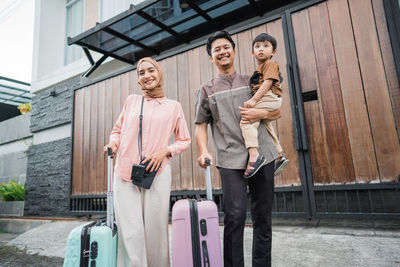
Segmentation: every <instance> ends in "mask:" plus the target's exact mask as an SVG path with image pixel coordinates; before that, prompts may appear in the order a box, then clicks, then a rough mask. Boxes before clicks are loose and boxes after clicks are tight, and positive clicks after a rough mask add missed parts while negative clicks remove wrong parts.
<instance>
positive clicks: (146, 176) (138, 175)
mask: <svg viewBox="0 0 400 267" xmlns="http://www.w3.org/2000/svg"><path fill="white" fill-rule="evenodd" d="M143 102H144V97H143V98H142V106H141V108H140V115H139V137H138V148H139V155H140V164H133V167H132V174H131V180H132V183H133V184H134V185H137V186H140V187H143V188H146V189H149V188H150V187H151V184H152V183H153V180H154V177H155V176H156V174H157V171H158V169H157V170H154V171H152V172H150V171H146V167H147V165H149V163H150V161H148V162H146V163H144V164H142V162H143V161H144V160H145V159H146V158H143V157H142V119H143Z"/></svg>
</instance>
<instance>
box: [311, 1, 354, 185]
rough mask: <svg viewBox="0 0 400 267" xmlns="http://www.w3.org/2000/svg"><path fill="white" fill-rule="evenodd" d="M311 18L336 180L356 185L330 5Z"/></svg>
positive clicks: (321, 6) (314, 8)
mask: <svg viewBox="0 0 400 267" xmlns="http://www.w3.org/2000/svg"><path fill="white" fill-rule="evenodd" d="M309 15H310V24H311V32H312V35H313V43H314V48H315V49H314V53H315V58H316V63H317V73H318V82H319V86H320V93H321V94H320V97H321V100H322V110H323V112H324V117H325V125H326V134H327V142H328V146H329V154H330V161H331V164H332V176H333V180H334V181H335V182H338V183H342V182H353V181H355V174H354V167H353V162H352V159H351V149H350V143H349V139H348V131H347V126H346V119H345V114H344V107H343V100H342V94H341V90H340V83H339V76H338V73H337V69H336V60H335V51H334V48H333V40H332V36H331V34H330V21H329V16H328V10H327V6H326V3H325V2H323V3H321V4H318V5H315V6H312V7H310V8H309Z"/></svg>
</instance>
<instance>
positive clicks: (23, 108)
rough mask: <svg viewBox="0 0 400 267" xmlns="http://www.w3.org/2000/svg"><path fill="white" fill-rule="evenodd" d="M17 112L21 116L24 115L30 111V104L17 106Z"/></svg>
mask: <svg viewBox="0 0 400 267" xmlns="http://www.w3.org/2000/svg"><path fill="white" fill-rule="evenodd" d="M18 109H19V111H20V112H21V114H26V113H28V112H30V111H31V103H24V104H21V105H19V106H18Z"/></svg>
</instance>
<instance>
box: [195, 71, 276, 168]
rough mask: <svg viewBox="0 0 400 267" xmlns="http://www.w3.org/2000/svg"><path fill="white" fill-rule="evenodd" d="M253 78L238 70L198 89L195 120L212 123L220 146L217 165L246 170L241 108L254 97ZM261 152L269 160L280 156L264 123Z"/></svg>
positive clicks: (261, 131) (260, 133)
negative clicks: (250, 81) (252, 91)
mask: <svg viewBox="0 0 400 267" xmlns="http://www.w3.org/2000/svg"><path fill="white" fill-rule="evenodd" d="M248 81H249V77H248V76H244V75H240V74H237V73H234V74H232V75H225V74H218V76H217V77H216V78H214V79H212V80H211V81H208V82H207V83H205V84H203V85H202V86H201V88H200V89H199V90H198V91H197V99H196V108H195V111H196V113H195V123H196V124H199V123H209V124H210V125H211V132H212V135H213V139H214V144H215V146H216V148H217V152H216V159H215V162H216V166H217V167H222V168H226V169H246V166H247V161H248V151H247V149H246V146H245V143H244V139H243V136H242V132H241V130H240V119H241V116H240V110H239V107H243V104H244V102H245V101H247V100H249V99H250V98H251V97H252V93H251V89H250V87H249V85H248ZM258 143H259V148H258V149H259V152H260V154H261V155H262V156H264V157H265V158H266V162H267V163H269V162H271V161H273V160H274V159H275V158H277V157H278V152H277V150H276V148H275V146H274V144H273V143H272V140H271V137H270V136H269V134H268V132H267V129H266V127H265V126H264V124H263V123H261V124H260V126H259V127H258Z"/></svg>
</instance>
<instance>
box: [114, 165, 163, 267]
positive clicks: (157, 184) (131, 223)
mask: <svg viewBox="0 0 400 267" xmlns="http://www.w3.org/2000/svg"><path fill="white" fill-rule="evenodd" d="M170 192H171V166H170V165H166V166H165V168H164V170H163V172H162V173H161V174H160V175H157V176H156V177H155V178H154V181H153V184H152V186H151V188H150V189H143V188H140V187H137V186H135V185H133V184H132V183H130V182H125V181H124V180H122V179H121V178H120V177H119V176H118V175H117V174H116V173H115V175H114V209H115V219H116V222H117V225H118V258H117V263H118V264H117V265H118V267H147V266H148V267H168V266H169V265H170V264H169V247H168V245H169V242H168V211H169V197H170Z"/></svg>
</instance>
